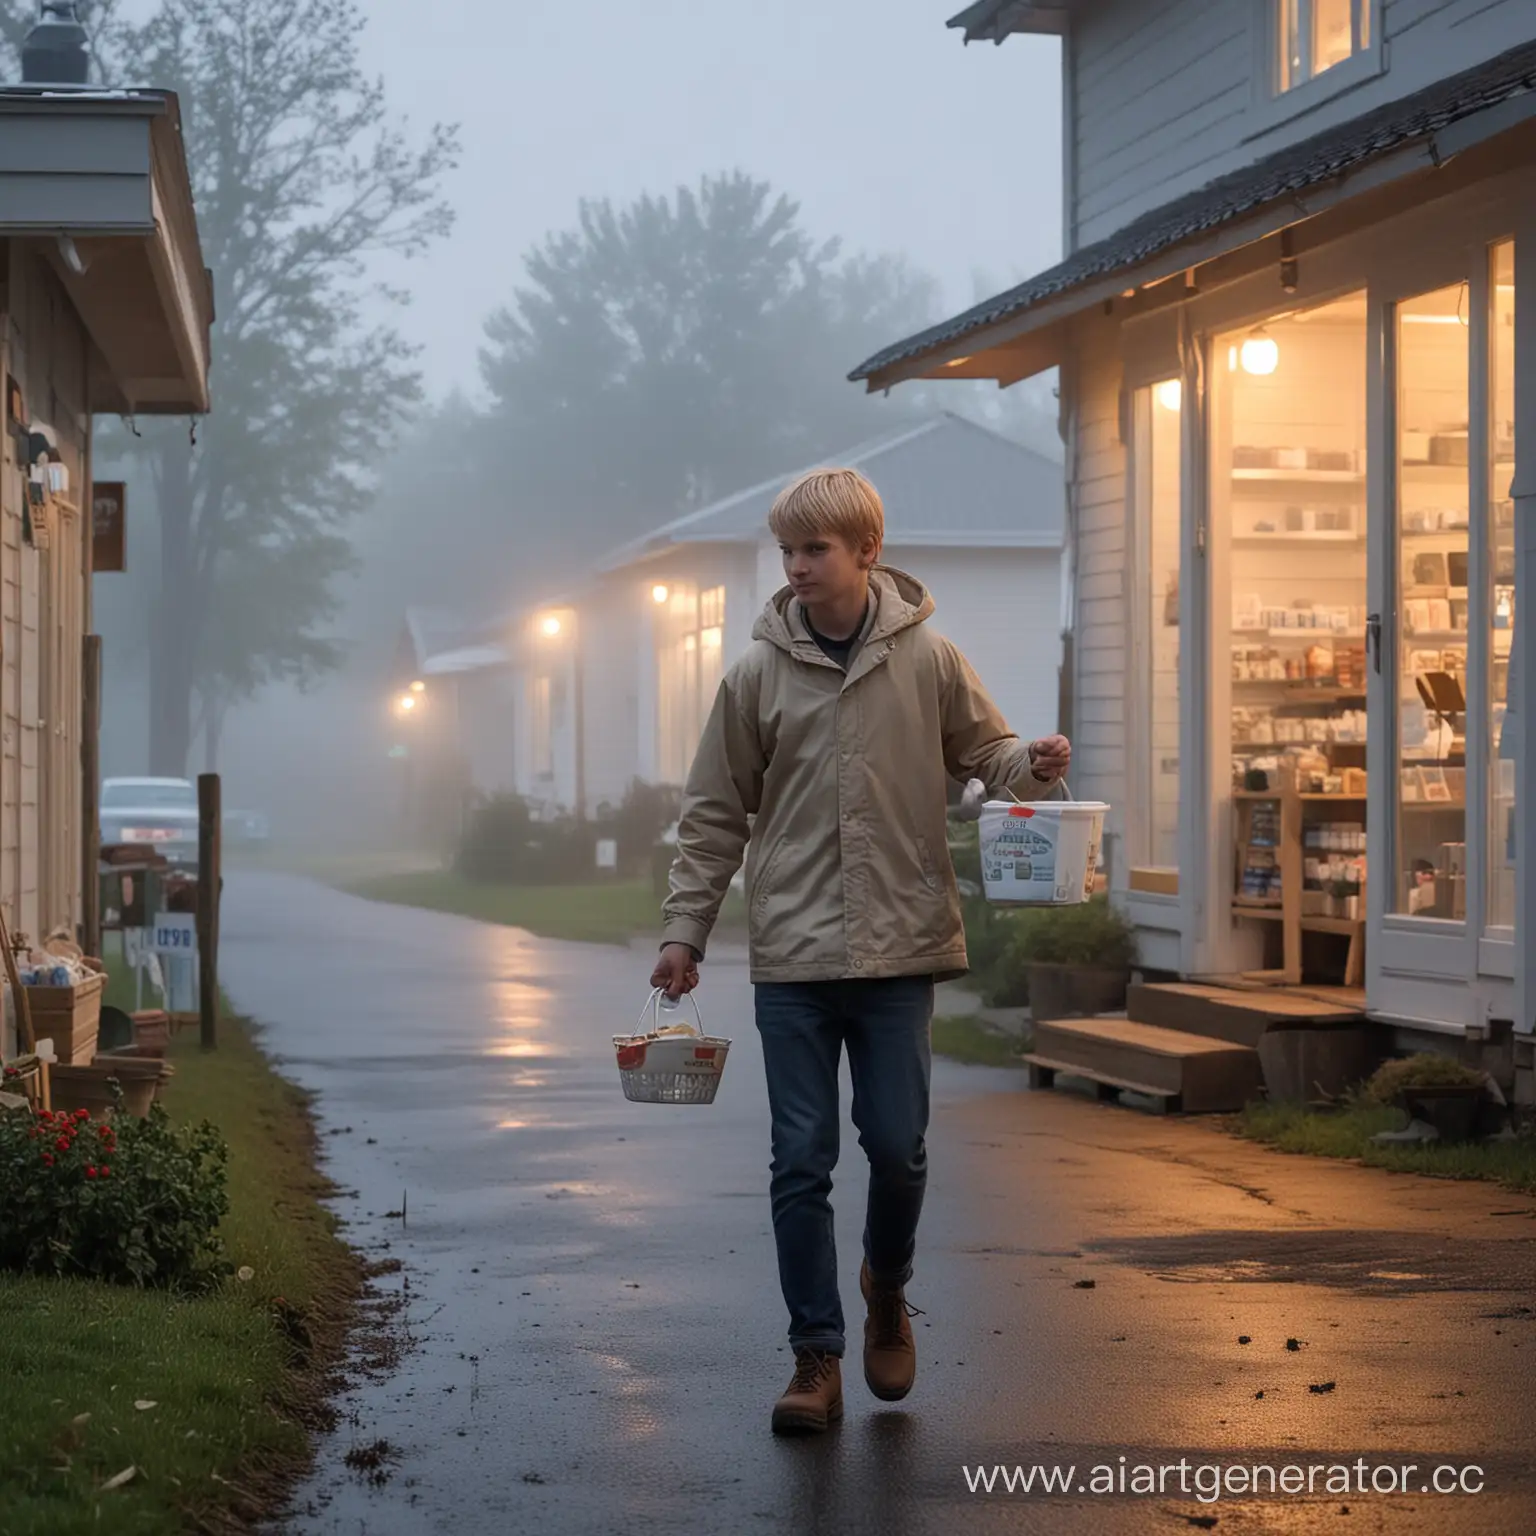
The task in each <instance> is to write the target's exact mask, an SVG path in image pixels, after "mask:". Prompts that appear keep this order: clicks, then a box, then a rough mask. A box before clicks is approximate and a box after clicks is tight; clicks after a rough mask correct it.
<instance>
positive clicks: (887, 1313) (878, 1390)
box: [859, 1263, 919, 1403]
mask: <svg viewBox="0 0 1536 1536" xmlns="http://www.w3.org/2000/svg"><path fill="white" fill-rule="evenodd" d="M859 1290H860V1291H861V1292H863V1295H864V1301H865V1303H866V1304H867V1305H868V1307H869V1316H868V1317H867V1318H866V1319H865V1320H864V1380H865V1381H866V1382H868V1383H869V1390H870V1391H871V1392H873V1393H874V1394H875V1396H876V1397H878V1398H879V1399H880V1400H881V1402H885V1403H899V1402H900V1401H901V1399H902V1398H904V1397H905V1396H906V1395H907V1393H908V1392H910V1391H911V1390H912V1383H913V1382H914V1381H916V1380H917V1344H916V1342H915V1341H914V1340H913V1338H912V1324H911V1323H910V1322H908V1321H907V1319H908V1317H909V1316H910V1315H915V1314H917V1313H918V1311H919V1309H918V1308H917V1307H909V1306H908V1305H907V1293H906V1291H905V1290H903V1289H902V1287H900V1286H896V1287H894V1288H891V1287H887V1286H877V1285H876V1284H875V1283H874V1281H873V1280H871V1279H870V1275H869V1265H868V1263H865V1264H864V1265H862V1266H861V1267H860V1269H859Z"/></svg>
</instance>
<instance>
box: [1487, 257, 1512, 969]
mask: <svg viewBox="0 0 1536 1536" xmlns="http://www.w3.org/2000/svg"><path fill="white" fill-rule="evenodd" d="M1490 277H1491V284H1490V287H1491V293H1490V296H1489V310H1490V313H1489V316H1488V374H1489V377H1488V406H1489V416H1490V419H1489V423H1488V442H1487V452H1488V497H1489V501H1490V503H1491V505H1490V506H1489V509H1488V532H1489V538H1490V540H1491V542H1492V549H1491V551H1490V560H1489V568H1488V579H1489V585H1490V591H1489V593H1488V598H1487V602H1488V622H1489V623H1490V624H1491V625H1492V627H1493V633H1492V636H1491V637H1490V646H1489V683H1490V692H1491V695H1492V697H1491V698H1490V700H1489V707H1490V710H1491V718H1490V721H1489V725H1490V732H1489V739H1490V740H1491V741H1492V743H1493V754H1492V760H1491V761H1490V763H1489V770H1490V779H1491V782H1490V784H1489V787H1488V788H1489V794H1488V807H1489V813H1490V815H1491V817H1492V825H1491V826H1490V828H1489V838H1488V914H1487V926H1488V927H1489V929H1491V930H1508V929H1512V928H1513V927H1514V926H1515V857H1516V844H1515V838H1516V831H1517V822H1516V819H1515V768H1516V762H1517V759H1516V756H1515V749H1516V743H1517V741H1518V736H1519V729H1518V717H1515V716H1511V715H1509V714H1508V713H1507V706H1508V704H1509V700H1510V692H1511V690H1510V683H1511V682H1512V681H1514V679H1513V678H1512V677H1511V675H1510V660H1511V656H1512V653H1513V650H1514V640H1515V503H1514V498H1513V496H1512V495H1511V492H1512V491H1513V490H1514V486H1513V484H1512V483H1511V482H1512V480H1513V478H1514V469H1515V248H1514V245H1513V244H1512V243H1511V242H1509V241H1505V242H1503V243H1502V244H1500V245H1496V246H1495V247H1494V249H1493V256H1492V272H1491V273H1490ZM1498 936H1499V937H1501V938H1505V939H1507V938H1509V937H1510V935H1509V934H1508V933H1507V932H1501V933H1499V935H1498Z"/></svg>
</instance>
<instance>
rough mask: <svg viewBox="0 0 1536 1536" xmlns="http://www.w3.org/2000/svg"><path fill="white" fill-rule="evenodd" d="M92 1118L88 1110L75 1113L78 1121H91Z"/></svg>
mask: <svg viewBox="0 0 1536 1536" xmlns="http://www.w3.org/2000/svg"><path fill="white" fill-rule="evenodd" d="M90 1118H91V1112H90V1110H88V1109H77V1110H76V1111H75V1119H76V1120H89V1119H90Z"/></svg>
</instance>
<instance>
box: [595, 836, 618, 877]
mask: <svg viewBox="0 0 1536 1536" xmlns="http://www.w3.org/2000/svg"><path fill="white" fill-rule="evenodd" d="M597 867H598V868H599V869H617V868H618V867H619V845H618V843H616V842H615V841H614V840H613V838H611V837H600V838H598V840H597Z"/></svg>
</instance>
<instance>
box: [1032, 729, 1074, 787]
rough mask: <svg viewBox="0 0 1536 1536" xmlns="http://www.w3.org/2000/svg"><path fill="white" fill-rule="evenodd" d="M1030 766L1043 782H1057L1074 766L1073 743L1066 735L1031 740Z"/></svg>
mask: <svg viewBox="0 0 1536 1536" xmlns="http://www.w3.org/2000/svg"><path fill="white" fill-rule="evenodd" d="M1029 766H1030V768H1031V769H1032V770H1033V771H1034V775H1035V777H1036V778H1037V779H1038V780H1039V781H1040V782H1041V783H1042V784H1054V783H1056V781H1057V780H1058V779H1063V778H1065V777H1066V774H1067V769H1068V768H1070V767H1071V766H1072V743H1071V742H1070V741H1068V740H1067V738H1066V737H1065V736H1042V737H1041V738H1040V740H1039V741H1032V742H1030V744H1029Z"/></svg>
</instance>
